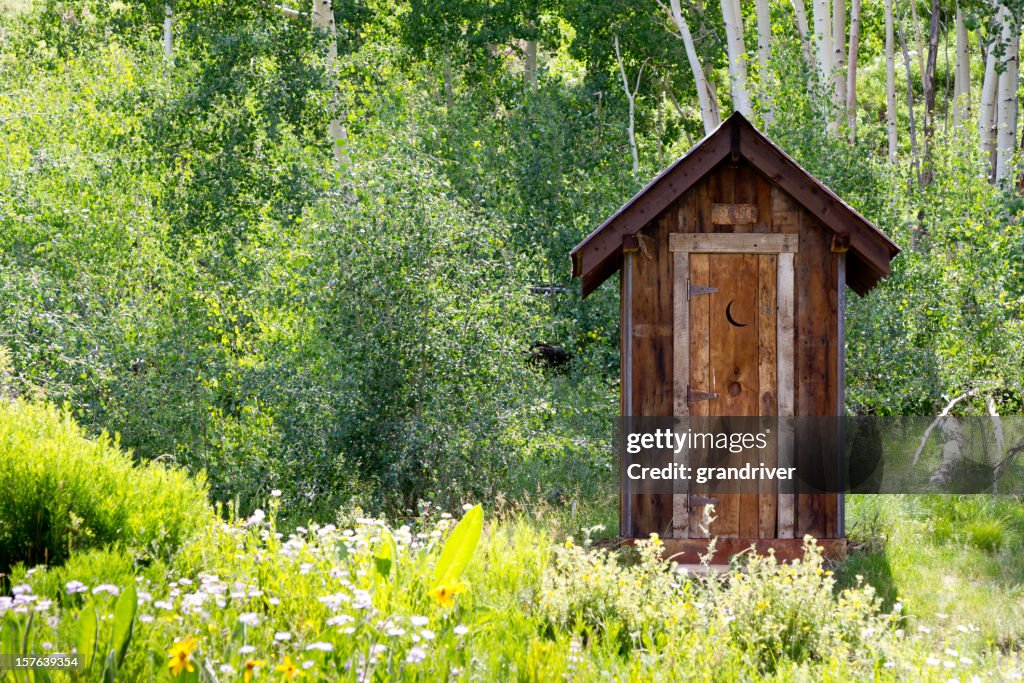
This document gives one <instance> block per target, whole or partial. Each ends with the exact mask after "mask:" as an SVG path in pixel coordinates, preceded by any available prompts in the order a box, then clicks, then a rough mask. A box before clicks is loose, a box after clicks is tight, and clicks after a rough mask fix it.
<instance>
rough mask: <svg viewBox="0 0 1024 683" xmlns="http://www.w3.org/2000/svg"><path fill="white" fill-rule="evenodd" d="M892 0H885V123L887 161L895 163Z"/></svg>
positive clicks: (894, 38)
mask: <svg viewBox="0 0 1024 683" xmlns="http://www.w3.org/2000/svg"><path fill="white" fill-rule="evenodd" d="M892 5H893V0H885V124H886V129H887V130H888V133H889V162H890V163H896V151H897V146H896V143H897V139H896V55H895V51H896V36H895V30H894V27H893V24H894V19H893V8H892Z"/></svg>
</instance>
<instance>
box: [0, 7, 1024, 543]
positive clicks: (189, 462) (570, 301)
mask: <svg viewBox="0 0 1024 683" xmlns="http://www.w3.org/2000/svg"><path fill="white" fill-rule="evenodd" d="M489 7H490V8H489V9H488V14H487V16H486V20H485V17H484V16H483V15H481V13H480V7H478V6H477V5H475V4H474V3H466V2H454V1H453V2H444V3H420V2H412V3H408V4H403V3H400V4H399V5H397V6H395V5H391V4H386V5H381V4H378V3H376V2H354V3H338V4H337V5H336V6H335V15H336V22H337V26H338V37H337V47H338V55H339V56H338V59H337V62H336V64H335V68H334V69H333V71H329V70H328V69H327V68H326V64H327V60H326V54H327V43H328V41H329V40H330V38H329V37H328V36H326V35H321V34H319V33H317V32H316V31H313V30H311V29H310V26H309V22H308V17H306V16H305V15H302V16H300V17H299V18H298V19H289V18H287V17H285V16H283V15H282V14H281V13H280V11H279V10H278V9H277V8H276V3H273V2H269V0H267V1H264V0H247V1H246V2H239V3H231V5H230V8H228V7H226V6H223V5H222V4H221V3H211V2H203V1H198V0H191V1H188V2H185V1H182V2H178V3H174V12H175V24H174V46H175V47H174V56H173V60H172V61H169V60H167V59H165V57H164V56H163V54H162V53H161V52H160V45H159V38H160V36H159V32H160V21H161V18H162V12H163V3H157V2H145V3H144V2H116V3H108V2H100V1H98V0H96V1H93V0H90V1H89V2H81V3H73V4H68V3H62V2H58V1H57V0H46V1H41V2H38V3H35V4H34V5H32V7H31V9H30V10H28V11H24V12H18V13H13V12H7V13H4V14H3V15H2V19H0V21H2V28H0V31H2V32H3V35H4V41H3V43H2V47H0V79H2V87H0V120H2V121H3V125H2V126H0V148H2V149H3V157H4V163H3V165H2V169H0V319H2V320H3V321H4V323H3V325H2V326H0V348H2V349H4V354H5V357H6V358H8V363H7V366H6V367H7V373H6V376H5V377H6V378H5V380H4V384H5V387H6V390H7V391H8V392H9V393H13V394H15V395H28V396H37V395H38V396H43V397H45V398H47V399H49V400H51V401H53V402H55V403H62V402H65V401H67V402H68V403H69V405H70V406H71V408H72V410H73V412H74V414H75V416H76V418H77V419H78V420H80V421H81V423H82V424H83V425H84V426H85V427H86V428H87V429H89V430H91V431H94V432H98V431H99V430H101V429H103V428H107V429H110V430H111V431H112V432H116V433H118V434H120V436H121V442H122V443H123V444H124V445H125V446H127V447H130V448H131V449H132V450H133V452H134V453H135V454H136V455H137V456H138V457H141V458H144V459H152V458H157V457H162V458H169V459H171V460H172V461H173V462H176V463H178V464H180V465H182V466H184V467H186V468H188V469H189V470H191V471H195V472H198V471H200V470H205V471H206V472H207V475H208V477H209V482H210V488H211V493H212V496H213V498H214V499H215V500H217V501H223V502H229V501H234V500H236V499H237V500H238V501H239V503H240V506H241V508H242V509H243V510H247V509H252V507H253V506H254V505H255V504H256V501H258V500H260V499H262V498H263V497H264V496H265V495H266V493H267V492H268V491H270V490H271V489H273V488H279V489H281V490H282V491H283V492H284V497H285V500H286V501H288V502H289V505H288V507H287V509H288V510H289V512H290V514H293V515H295V517H296V519H295V520H294V521H295V523H298V522H299V521H301V520H302V518H303V517H308V516H315V517H317V518H324V517H330V516H331V515H332V514H333V511H334V510H336V509H338V508H339V507H341V506H344V505H345V504H347V503H349V502H352V501H356V502H359V503H361V504H363V505H365V506H367V507H369V508H371V509H374V510H376V511H380V512H388V513H403V511H405V510H410V509H414V506H415V503H416V501H417V500H421V499H424V498H426V499H436V500H439V501H443V502H446V503H448V504H454V503H458V502H459V501H461V500H464V499H467V498H491V497H493V496H495V495H498V494H503V495H508V496H512V497H521V496H523V495H526V494H536V493H539V494H541V495H545V496H554V497H556V498H565V497H571V498H576V499H580V500H600V501H605V500H608V499H609V495H610V492H609V490H608V489H607V488H606V487H604V484H605V483H606V482H607V480H608V477H607V476H606V475H607V474H609V473H610V458H609V454H610V449H609V448H608V443H609V441H608V440H609V437H610V434H611V422H610V420H611V419H612V418H613V416H614V415H615V414H616V394H617V380H618V377H617V375H618V372H617V369H618V362H617V361H618V338H617V336H618V335H617V318H618V305H617V293H616V291H615V287H614V286H613V285H612V284H611V283H609V285H607V286H605V287H602V288H601V289H600V290H598V291H597V292H596V293H595V294H594V295H593V296H592V297H590V298H589V299H588V300H587V301H585V302H584V301H581V300H580V299H579V297H578V296H576V295H575V294H573V293H565V292H556V293H553V294H548V295H535V294H530V293H529V292H528V289H527V287H528V286H530V285H549V286H555V287H563V288H568V289H570V290H573V289H575V287H576V283H574V282H573V281H572V280H571V278H570V277H569V272H568V271H569V268H568V259H567V252H568V251H569V249H570V248H571V247H572V246H573V245H574V244H575V243H576V242H577V241H578V240H579V239H581V238H582V236H584V235H585V234H586V233H587V232H588V231H589V230H591V229H592V228H593V227H594V226H595V225H597V224H598V223H599V222H600V221H601V219H602V218H604V217H605V216H606V215H607V214H608V213H610V212H611V211H613V210H614V209H615V208H616V207H617V206H618V205H619V204H621V203H622V201H623V200H624V199H626V198H627V197H628V196H630V195H631V194H632V193H633V192H634V191H635V190H636V189H637V188H638V187H639V186H640V185H641V184H642V182H643V181H644V180H645V179H646V178H648V177H650V176H651V175H653V174H654V173H655V172H656V171H657V170H659V168H660V167H661V166H663V165H664V164H666V163H668V162H669V161H670V160H671V159H672V158H674V157H676V156H677V155H679V154H680V153H682V152H684V151H685V150H686V149H687V148H688V147H689V145H690V144H691V143H692V142H693V141H694V140H695V139H696V138H697V137H699V135H700V131H701V126H700V125H699V119H698V117H697V116H696V114H695V112H694V110H693V109H692V106H691V105H690V104H688V103H692V102H693V101H694V99H695V95H694V93H693V91H692V88H693V85H692V81H691V79H690V78H689V76H688V74H687V72H686V68H685V61H684V57H683V54H682V51H681V47H680V41H678V40H677V39H676V38H675V37H674V36H673V33H672V30H673V29H672V26H671V24H670V23H666V21H667V19H666V18H665V17H664V16H663V14H662V13H661V12H660V10H659V9H658V8H657V6H656V4H654V3H652V4H651V5H650V6H649V7H648V6H637V5H636V4H635V3H618V2H614V3H602V4H601V5H600V6H596V5H593V3H590V4H586V3H578V2H571V1H567V2H564V3H547V2H545V3H493V6H489ZM692 19H693V30H694V31H695V32H700V31H708V30H716V31H717V30H720V28H721V27H720V26H719V25H718V24H717V23H716V22H718V19H716V18H715V17H714V16H713V13H708V14H706V15H701V16H700V17H692ZM773 20H774V21H775V22H776V23H777V29H778V30H777V31H776V33H775V35H774V38H775V42H774V46H773V62H772V73H771V74H770V75H769V74H761V73H759V72H758V69H753V73H752V81H753V84H754V85H753V87H754V88H755V92H760V93H761V96H762V98H763V100H764V101H765V102H766V103H769V102H785V103H786V107H785V109H784V110H781V111H778V112H776V113H777V116H776V119H775V123H774V124H771V125H767V126H766V129H767V131H768V132H769V134H770V135H771V136H772V137H773V138H775V139H776V140H777V141H778V142H779V144H780V145H781V146H782V147H784V148H785V149H786V150H787V151H789V152H790V153H791V154H793V155H794V156H795V157H796V158H797V160H798V161H800V162H801V163H803V164H805V165H806V166H807V168H808V169H809V170H810V171H812V172H813V173H815V174H816V175H817V176H818V177H820V178H821V179H822V180H823V181H824V182H825V183H826V184H828V185H830V186H831V187H832V188H833V189H835V191H836V192H837V193H838V194H840V195H841V196H843V197H844V198H845V199H846V200H848V201H849V202H850V203H851V204H852V205H853V206H854V207H855V208H857V209H858V210H860V211H861V212H862V213H864V214H865V215H866V216H867V217H868V218H870V219H872V220H873V221H875V222H876V223H877V224H878V225H879V226H880V227H881V228H882V229H883V230H885V231H886V232H887V233H888V234H889V235H890V236H891V237H892V238H893V239H894V240H895V241H896V242H897V243H899V244H900V245H901V246H902V247H904V253H903V254H902V255H901V256H900V257H899V258H897V259H896V261H895V262H894V264H893V269H894V270H893V274H892V276H891V277H890V278H888V279H887V280H885V281H884V282H883V283H882V284H881V285H880V286H879V287H878V288H877V289H876V290H874V291H873V292H872V293H871V295H870V296H869V297H867V298H866V299H864V300H859V299H856V297H853V300H852V301H851V303H850V314H849V320H848V361H849V371H848V375H847V379H848V397H849V408H850V410H852V411H856V412H861V413H883V414H901V413H903V414H906V413H911V414H929V413H932V412H934V411H935V410H936V408H937V407H938V406H941V405H942V404H943V403H944V398H943V397H949V396H954V395H958V394H961V393H963V392H964V391H966V390H968V389H971V388H981V389H982V390H983V391H982V392H981V393H979V395H978V396H977V398H976V402H975V403H974V404H972V403H970V402H965V403H964V404H962V406H961V408H963V409H964V410H967V411H972V410H979V411H980V410H984V409H985V406H984V401H985V400H986V399H987V398H988V397H990V396H991V397H994V398H995V399H996V401H997V407H998V409H999V410H1000V411H1001V412H1004V413H1009V412H1013V411H1016V410H1018V409H1019V407H1020V404H1021V401H1022V396H1024V390H1022V387H1021V377H1020V372H1019V368H1020V367H1021V366H1022V365H1024V327H1022V324H1021V318H1022V310H1021V308H1022V304H1021V301H1022V295H1024V271H1022V269H1021V265H1020V264H1021V262H1022V261H1024V258H1022V257H1024V232H1022V229H1021V214H1022V211H1024V208H1022V206H1024V205H1022V202H1021V201H1020V199H1019V197H1018V196H1017V195H1016V194H1014V193H1012V192H1010V191H1008V189H1007V188H997V187H993V186H992V185H990V184H989V183H988V182H987V181H986V180H985V178H984V174H983V173H981V172H979V171H980V169H981V168H982V161H981V160H980V159H979V158H978V155H977V153H976V152H975V151H974V148H975V146H976V145H973V144H971V141H970V140H969V139H968V138H970V137H971V136H972V135H973V132H972V131H973V129H972V127H971V126H966V127H965V128H964V129H962V130H958V129H956V128H954V127H952V126H949V125H945V126H943V127H941V128H939V129H938V130H937V132H936V135H935V139H934V140H933V141H932V144H931V146H930V152H929V164H930V169H931V173H932V177H933V181H932V182H931V183H930V184H924V185H921V184H919V183H918V182H917V179H916V178H917V176H916V172H915V169H914V167H913V165H912V163H911V162H910V161H909V160H908V159H907V158H905V155H903V154H902V152H901V158H900V160H899V161H898V162H897V163H896V164H891V163H889V162H887V161H886V160H885V158H884V147H885V137H884V135H885V131H884V126H883V125H882V124H880V123H879V122H880V121H881V117H880V116H879V112H880V111H881V110H882V108H883V107H884V102H883V100H884V96H883V94H882V90H883V88H882V87H880V85H879V83H880V81H879V73H880V70H883V71H884V69H883V68H882V64H881V60H880V59H879V56H880V45H879V42H878V31H879V30H880V13H879V8H878V7H876V6H875V5H874V4H869V5H867V6H866V7H865V13H864V25H865V37H864V41H863V45H862V55H861V56H862V69H861V71H862V78H861V81H862V89H861V100H860V108H861V111H862V115H861V117H860V122H859V127H858V137H857V141H856V142H854V143H850V142H848V141H847V139H846V136H845V135H843V134H842V131H841V130H840V131H838V134H837V133H829V132H827V122H828V121H830V120H833V119H834V117H835V112H834V111H832V110H831V109H830V104H829V103H828V98H827V96H824V95H822V94H821V92H819V90H820V88H816V87H811V88H808V85H807V84H808V82H809V81H810V82H811V83H812V84H813V83H814V82H815V79H816V76H815V74H814V73H813V71H812V70H810V69H809V67H808V65H807V64H806V63H805V61H804V60H803V57H802V52H801V47H800V41H799V40H798V39H797V37H796V36H795V35H794V34H793V32H792V31H790V30H788V28H787V27H788V26H790V24H791V22H792V16H791V15H790V9H789V8H788V6H785V5H783V6H779V7H775V8H774V9H773ZM748 23H752V22H748ZM616 35H618V36H619V37H620V38H621V45H622V50H623V59H624V66H625V67H626V70H627V72H628V73H630V74H634V75H635V74H639V73H640V68H641V66H643V67H644V71H643V77H642V78H641V79H640V80H639V83H640V90H639V92H638V95H637V141H638V145H639V152H640V162H641V163H640V172H639V173H638V174H637V175H636V176H634V174H633V173H632V169H631V164H630V151H629V147H628V141H627V137H626V134H625V125H626V103H625V97H624V96H623V93H622V91H621V88H620V85H621V82H620V80H619V74H618V67H617V65H616V64H615V60H614V52H613V50H612V47H611V41H612V39H613V37H614V36H616ZM532 39H538V40H539V41H540V59H539V62H538V64H539V66H538V69H537V71H536V82H535V83H530V82H528V81H526V80H525V79H524V78H523V69H524V45H523V43H522V42H521V41H524V40H532ZM943 40H946V35H945V33H944V34H943ZM712 42H713V41H700V44H701V45H702V46H703V47H702V48H701V50H702V51H703V52H702V56H703V57H704V59H705V64H706V66H707V68H708V69H709V71H710V72H711V73H712V75H713V76H714V77H715V78H716V79H717V80H718V81H719V84H720V85H721V84H722V83H724V82H726V81H727V79H726V78H725V77H724V72H723V65H722V63H721V54H720V50H717V49H712V48H711V47H708V46H709V45H710V43H712ZM502 46H504V47H502ZM704 52H706V54H704ZM943 68H945V67H943ZM943 73H944V72H943ZM769 76H770V77H769ZM941 76H942V73H940V77H941ZM631 77H632V76H631ZM901 77H902V74H901ZM335 78H336V79H337V83H336V84H335V82H334V79H335ZM914 78H915V79H918V78H919V75H917V74H914ZM883 81H884V79H883ZM720 90H724V88H721V87H720ZM679 103H681V104H680V106H676V104H679ZM758 106H759V107H760V106H762V105H761V104H760V103H759V105H758ZM763 106H764V107H765V108H767V107H768V104H764V105H763ZM945 106H946V103H945V102H942V101H941V100H940V109H941V108H942V107H945ZM332 111H336V112H337V115H338V116H339V117H340V118H341V120H342V123H343V124H344V125H345V127H346V129H347V136H348V143H347V146H346V152H347V153H348V154H349V156H350V157H351V163H349V164H347V165H346V166H344V167H343V168H337V167H335V166H334V165H333V164H332V154H331V140H329V139H328V137H327V134H326V131H327V124H328V120H329V119H330V118H331V116H332V113H331V112H332ZM901 111H902V110H901ZM940 114H942V115H943V116H945V117H946V118H948V115H949V112H948V110H947V111H940ZM902 115H903V114H902V113H901V116H902ZM534 340H541V341H545V342H551V343H555V344H559V345H561V346H564V347H565V348H566V349H567V350H568V351H569V352H570V353H572V354H573V357H574V359H573V363H572V364H571V367H570V369H569V370H568V372H567V373H566V374H564V375H559V374H556V373H550V372H538V371H536V369H535V368H531V367H529V365H528V363H527V349H528V347H529V346H530V344H531V342H532V341H534Z"/></svg>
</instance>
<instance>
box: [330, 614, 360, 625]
mask: <svg viewBox="0 0 1024 683" xmlns="http://www.w3.org/2000/svg"><path fill="white" fill-rule="evenodd" d="M350 621H355V619H353V618H352V617H350V616H349V615H347V614H339V615H337V616H335V617H331V618H330V619H328V620H327V625H328V626H343V625H345V624H347V623H349V622H350Z"/></svg>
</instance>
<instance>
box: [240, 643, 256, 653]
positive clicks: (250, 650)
mask: <svg viewBox="0 0 1024 683" xmlns="http://www.w3.org/2000/svg"><path fill="white" fill-rule="evenodd" d="M253 652H256V648H255V647H253V646H252V645H243V646H242V647H240V648H238V654H240V655H248V654H252V653H253Z"/></svg>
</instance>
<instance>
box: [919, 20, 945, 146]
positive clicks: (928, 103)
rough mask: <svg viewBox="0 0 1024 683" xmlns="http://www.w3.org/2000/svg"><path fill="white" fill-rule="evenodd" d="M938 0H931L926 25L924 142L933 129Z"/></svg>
mask: <svg viewBox="0 0 1024 683" xmlns="http://www.w3.org/2000/svg"><path fill="white" fill-rule="evenodd" d="M940 11H941V9H940V7H939V0H932V16H931V19H930V23H929V25H928V64H927V65H926V66H925V70H924V72H923V73H922V77H921V80H922V83H923V85H924V135H925V144H927V143H928V141H930V140H931V136H932V132H933V131H934V129H935V122H934V118H935V116H934V113H935V65H936V63H937V62H938V57H939V12H940Z"/></svg>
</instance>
